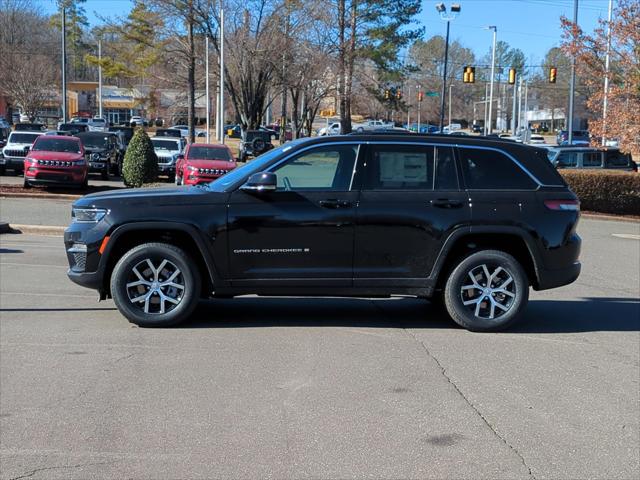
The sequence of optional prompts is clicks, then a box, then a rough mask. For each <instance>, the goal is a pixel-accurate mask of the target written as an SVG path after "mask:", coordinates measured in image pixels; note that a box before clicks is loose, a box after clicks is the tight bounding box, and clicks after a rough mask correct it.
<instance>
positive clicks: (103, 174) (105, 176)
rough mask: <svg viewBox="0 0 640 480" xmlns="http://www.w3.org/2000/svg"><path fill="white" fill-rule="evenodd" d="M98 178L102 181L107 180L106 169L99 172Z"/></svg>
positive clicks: (107, 172) (107, 171)
mask: <svg viewBox="0 0 640 480" xmlns="http://www.w3.org/2000/svg"><path fill="white" fill-rule="evenodd" d="M100 178H101V179H102V180H109V170H108V168H107V169H105V170H104V171H102V172H100Z"/></svg>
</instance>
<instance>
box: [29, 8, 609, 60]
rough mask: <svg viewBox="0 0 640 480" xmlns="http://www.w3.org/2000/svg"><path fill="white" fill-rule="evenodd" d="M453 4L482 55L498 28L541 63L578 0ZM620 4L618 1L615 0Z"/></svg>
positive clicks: (432, 29)
mask: <svg viewBox="0 0 640 480" xmlns="http://www.w3.org/2000/svg"><path fill="white" fill-rule="evenodd" d="M35 1H36V3H38V4H40V5H41V6H42V7H43V10H44V11H45V12H46V13H53V12H54V11H55V8H56V7H55V5H56V1H55V0H35ZM390 1H392V0H390ZM436 3H438V2H437V1H436V0H427V1H423V2H422V12H421V13H420V15H419V16H418V18H417V20H418V22H419V23H420V24H421V25H423V26H424V27H425V38H429V37H431V36H433V35H444V33H445V23H444V22H443V21H442V20H441V19H440V16H439V14H438V12H437V11H436V9H435V4H436ZM444 3H445V4H446V5H447V6H450V5H451V4H452V3H459V4H460V6H461V7H462V11H461V13H460V15H459V16H458V18H456V19H455V20H454V21H453V22H452V23H451V39H452V40H458V41H460V43H462V45H464V46H466V47H469V48H472V49H473V50H474V51H475V53H476V55H477V56H482V55H483V54H485V53H486V52H488V51H489V49H490V47H491V39H492V33H491V31H489V30H486V29H485V28H484V27H486V26H487V25H495V26H497V27H498V40H504V41H506V42H507V43H509V45H511V46H512V47H516V48H519V49H521V50H522V51H523V52H524V53H525V56H526V58H527V60H528V61H527V63H530V64H532V65H540V63H541V60H542V58H543V57H544V54H545V53H546V51H547V50H549V48H551V47H554V46H558V45H559V44H560V40H561V37H560V35H561V32H560V16H561V15H565V16H567V17H569V18H572V17H573V0H453V1H452V0H445V1H444ZM614 4H615V0H614ZM131 5H132V2H131V0H87V2H86V3H85V4H84V6H85V10H86V12H87V16H88V18H89V21H90V23H91V24H92V25H97V24H99V23H100V19H99V16H103V17H115V16H118V15H120V16H124V15H126V14H127V13H128V12H129V10H130V9H131ZM607 9H608V0H579V12H578V23H579V24H580V26H581V27H582V28H583V29H584V30H586V31H592V30H593V28H594V27H595V26H596V25H597V21H598V18H599V17H601V18H603V19H606V18H607V12H608V10H607Z"/></svg>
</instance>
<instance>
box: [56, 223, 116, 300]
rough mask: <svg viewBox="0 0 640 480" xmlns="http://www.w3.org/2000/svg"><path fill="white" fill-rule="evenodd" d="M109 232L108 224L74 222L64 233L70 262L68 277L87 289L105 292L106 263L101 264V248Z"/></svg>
mask: <svg viewBox="0 0 640 480" xmlns="http://www.w3.org/2000/svg"><path fill="white" fill-rule="evenodd" d="M108 230H109V224H108V223H107V222H98V223H97V224H96V223H79V222H72V223H71V224H70V225H69V227H68V228H67V229H66V230H65V232H64V246H65V251H66V253H67V260H68V262H69V270H68V271H67V276H68V277H69V279H70V280H71V281H72V282H74V283H76V284H78V285H80V286H82V287H86V288H91V289H93V290H98V291H102V290H104V284H103V278H104V269H105V263H106V262H101V260H102V255H101V254H100V246H101V245H102V241H103V240H104V237H105V235H106V234H107V232H108Z"/></svg>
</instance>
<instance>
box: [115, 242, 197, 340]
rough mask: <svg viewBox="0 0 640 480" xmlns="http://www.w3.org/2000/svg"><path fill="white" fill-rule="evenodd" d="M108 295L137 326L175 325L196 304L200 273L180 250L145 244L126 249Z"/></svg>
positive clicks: (186, 316) (158, 244) (160, 244)
mask: <svg viewBox="0 0 640 480" xmlns="http://www.w3.org/2000/svg"><path fill="white" fill-rule="evenodd" d="M111 295H112V296H113V300H114V301H115V304H116V306H117V307H118V310H119V311H120V313H122V315H124V316H125V317H126V318H127V319H128V320H129V321H130V322H132V323H135V324H136V325H139V326H141V327H167V326H171V325H176V324H178V323H180V322H182V321H184V320H185V319H186V318H188V317H189V315H191V313H192V312H193V310H194V308H195V307H196V305H197V304H198V300H199V298H200V273H199V271H198V269H197V268H196V267H195V265H194V262H193V260H192V259H191V258H190V257H189V256H188V255H187V254H186V253H185V252H184V251H183V250H182V249H180V248H178V247H176V246H174V245H169V244H166V243H145V244H142V245H139V246H137V247H135V248H133V249H131V250H129V251H128V252H127V253H126V254H125V255H124V256H123V257H122V258H121V259H120V260H119V261H118V263H117V264H116V266H115V268H114V270H113V274H112V275H111Z"/></svg>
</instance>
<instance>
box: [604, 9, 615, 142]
mask: <svg viewBox="0 0 640 480" xmlns="http://www.w3.org/2000/svg"><path fill="white" fill-rule="evenodd" d="M612 15H613V0H609V16H608V21H607V55H606V56H605V60H604V99H603V101H602V146H603V147H604V146H605V145H606V144H607V101H608V98H607V97H608V95H609V61H610V60H609V56H610V53H611V17H612Z"/></svg>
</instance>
